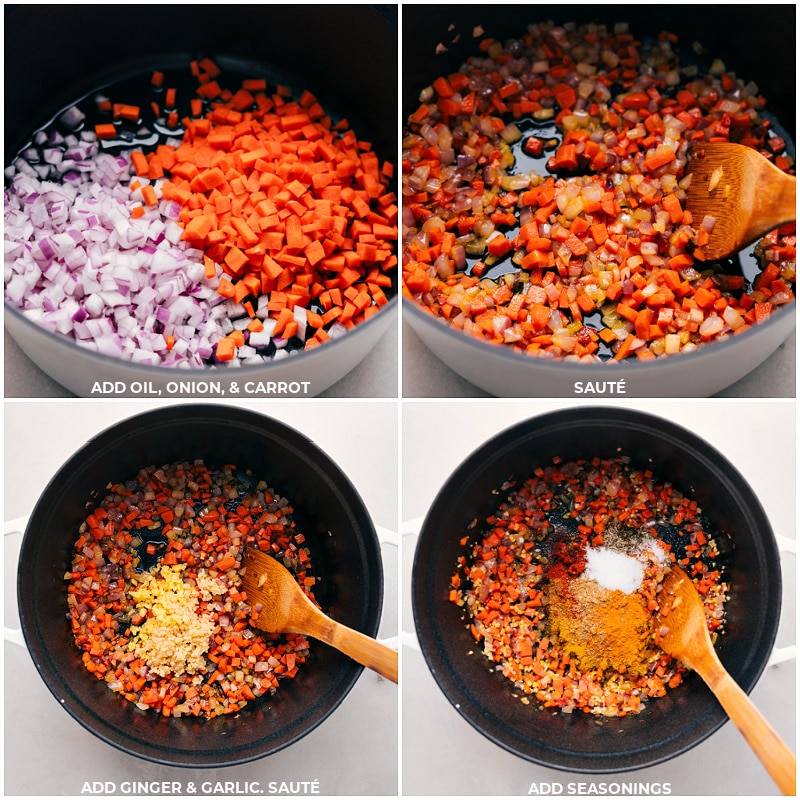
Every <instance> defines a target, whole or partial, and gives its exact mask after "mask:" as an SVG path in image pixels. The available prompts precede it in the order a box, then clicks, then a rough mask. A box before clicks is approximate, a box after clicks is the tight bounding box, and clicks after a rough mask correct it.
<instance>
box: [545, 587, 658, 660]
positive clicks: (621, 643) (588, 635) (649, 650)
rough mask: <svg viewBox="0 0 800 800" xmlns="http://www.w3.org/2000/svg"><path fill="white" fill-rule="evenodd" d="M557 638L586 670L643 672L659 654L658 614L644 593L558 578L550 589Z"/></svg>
mask: <svg viewBox="0 0 800 800" xmlns="http://www.w3.org/2000/svg"><path fill="white" fill-rule="evenodd" d="M548 608H549V628H550V635H551V637H552V638H553V639H555V640H556V641H558V642H560V643H561V645H562V647H563V649H564V650H565V652H566V653H567V654H569V655H571V656H572V657H574V658H575V659H576V660H577V662H578V666H579V667H580V669H581V670H582V671H588V670H595V669H599V670H601V671H606V670H613V671H614V672H619V673H621V674H623V675H626V674H627V675H630V676H639V675H644V674H645V673H646V672H647V665H648V663H649V662H650V661H651V660H652V658H653V657H654V656H655V655H656V650H655V647H654V645H653V620H652V614H650V613H649V612H648V611H647V604H646V601H645V599H644V597H643V596H642V595H641V594H639V593H638V592H634V593H632V594H625V593H624V592H622V591H620V590H619V589H613V590H612V589H606V588H605V587H603V586H600V584H598V583H597V582H596V581H594V580H591V579H589V578H577V579H574V580H571V581H569V582H566V581H554V582H552V583H551V585H550V589H549V591H548Z"/></svg>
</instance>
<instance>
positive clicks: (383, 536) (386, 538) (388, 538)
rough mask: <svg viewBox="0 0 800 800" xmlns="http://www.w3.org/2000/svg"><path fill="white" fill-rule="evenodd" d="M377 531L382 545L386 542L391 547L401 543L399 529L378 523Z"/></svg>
mask: <svg viewBox="0 0 800 800" xmlns="http://www.w3.org/2000/svg"><path fill="white" fill-rule="evenodd" d="M375 533H376V534H377V535H378V542H379V543H380V544H382V545H384V544H385V545H390V546H391V547H397V546H398V545H399V544H400V541H399V537H398V535H397V531H393V530H390V529H389V528H384V527H382V526H381V525H376V526H375Z"/></svg>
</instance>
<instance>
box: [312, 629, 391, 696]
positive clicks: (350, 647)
mask: <svg viewBox="0 0 800 800" xmlns="http://www.w3.org/2000/svg"><path fill="white" fill-rule="evenodd" d="M331 633H332V635H331V637H330V640H329V641H328V642H327V643H328V644H330V645H331V646H333V647H335V648H336V649H337V650H341V651H342V652H343V653H344V654H345V655H348V656H350V658H352V659H353V660H354V661H357V662H358V663H359V664H363V665H364V666H365V667H369V668H370V669H374V670H375V672H377V673H378V674H379V675H383V677H384V678H387V679H388V680H390V681H393V682H394V683H397V651H395V650H392V648H391V647H387V646H386V645H385V644H381V643H380V642H376V641H375V639H372V638H370V637H369V636H365V635H364V634H363V633H359V631H354V630H353V629H352V628H348V627H347V626H346V625H341V624H339V623H335V625H334V627H333V629H332V632H331Z"/></svg>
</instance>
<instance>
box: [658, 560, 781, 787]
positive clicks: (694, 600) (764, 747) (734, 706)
mask: <svg viewBox="0 0 800 800" xmlns="http://www.w3.org/2000/svg"><path fill="white" fill-rule="evenodd" d="M658 604H659V613H658V620H657V622H656V642H657V643H658V644H659V645H660V646H661V648H662V649H663V650H664V651H665V652H666V653H669V655H671V656H672V657H673V658H676V659H678V660H679V661H682V662H683V663H684V664H686V666H687V667H689V668H691V669H693V670H694V671H695V672H696V673H697V674H698V675H699V676H700V677H701V678H702V679H703V680H704V681H705V682H706V684H708V687H709V688H710V689H711V691H712V692H714V694H715V695H716V698H717V700H719V702H720V704H721V705H722V707H723V708H724V709H725V711H726V712H727V714H728V716H729V717H730V718H731V720H733V723H734V725H736V727H737V728H738V729H739V730H740V731H741V732H742V734H743V735H744V738H745V739H746V740H747V743H748V744H749V745H750V747H751V748H752V749H753V752H755V754H756V755H757V756H758V757H759V758H760V759H761V763H762V764H764V766H765V767H766V768H767V772H769V774H770V775H771V776H772V778H773V780H774V781H775V783H777V784H778V787H779V788H780V790H781V791H782V792H783V794H785V795H793V794H795V780H796V762H795V757H794V755H793V754H792V752H791V750H789V748H788V747H787V746H786V745H785V744H784V743H783V741H782V740H781V739H780V737H779V736H778V734H777V733H775V731H774V730H773V729H772V727H771V725H770V724H769V723H768V722H767V721H766V720H765V719H764V717H763V716H762V715H761V712H759V710H758V709H757V708H756V707H755V705H753V702H752V700H750V698H749V697H748V696H747V695H746V694H745V693H744V691H742V689H741V688H740V687H739V686H738V685H737V684H736V682H735V681H734V680H733V678H732V677H731V676H730V675H729V674H728V672H727V671H726V670H725V667H723V666H722V663H721V662H720V660H719V658H718V657H717V654H716V652H715V651H714V645H713V644H712V643H711V637H710V635H709V633H708V627H707V625H706V618H705V612H704V611H703V601H702V600H701V599H700V595H699V594H698V592H697V589H695V587H694V584H693V583H692V581H691V580H690V578H689V576H688V575H687V574H686V573H685V572H684V571H683V570H682V569H681V568H680V567H677V566H674V567H672V569H671V570H670V572H669V573H668V574H667V576H666V577H665V578H664V583H663V585H662V588H661V590H660V591H659V593H658Z"/></svg>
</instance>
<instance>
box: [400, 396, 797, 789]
mask: <svg viewBox="0 0 800 800" xmlns="http://www.w3.org/2000/svg"><path fill="white" fill-rule="evenodd" d="M605 404H607V405H623V404H622V403H605ZM567 405H568V406H571V407H574V406H576V405H579V404H576V403H574V402H573V403H560V404H558V403H548V402H533V401H519V402H503V401H490V402H486V401H472V402H466V401H465V402H460V403H453V402H452V401H447V402H435V401H416V402H408V403H406V404H405V407H404V410H403V453H404V456H403V472H402V481H403V499H402V515H403V519H404V520H405V523H404V526H403V527H404V529H412V530H418V529H419V525H421V522H422V520H421V518H422V517H424V515H425V513H426V512H427V509H428V508H429V506H430V505H431V503H432V502H433V500H434V497H435V495H436V493H437V492H438V491H439V489H440V488H441V486H442V485H443V484H444V483H445V481H446V480H447V479H448V478H449V476H450V474H451V473H452V472H453V471H454V470H455V469H456V467H457V466H458V465H459V464H460V463H461V462H462V461H463V460H464V459H466V458H467V457H468V456H469V455H470V454H471V453H472V452H473V451H474V450H475V449H476V448H477V447H478V446H479V445H481V444H483V443H484V442H485V441H486V440H488V439H490V438H491V437H492V436H493V435H495V434H496V433H498V432H499V431H500V430H502V429H505V428H507V427H509V426H511V425H512V424H514V423H515V422H518V421H520V420H522V419H525V418H528V417H530V416H534V415H536V414H540V413H544V412H546V411H551V410H555V409H557V408H564V407H565V406H567ZM624 406H625V408H635V409H640V410H642V411H645V412H650V413H653V414H657V415H661V416H664V417H666V418H668V419H670V420H671V421H673V422H675V423H677V424H679V425H682V426H684V427H687V428H690V429H691V430H693V431H694V432H695V433H697V434H699V435H700V436H702V437H703V438H705V439H706V440H707V441H708V442H710V443H711V444H712V445H713V446H715V447H716V448H717V449H719V450H720V451H721V452H722V453H723V455H725V456H726V457H727V458H728V459H729V460H730V461H731V462H732V463H733V464H734V466H736V467H737V469H738V470H739V471H740V472H741V473H742V475H743V476H744V477H745V478H746V479H747V481H748V482H749V483H750V485H751V487H752V488H753V490H754V491H755V493H756V495H757V496H758V497H759V498H760V500H761V502H762V504H763V506H764V509H765V511H766V513H767V516H768V518H769V519H770V522H771V525H772V527H773V529H774V531H775V532H776V534H781V535H783V536H785V537H788V538H789V539H791V540H794V538H795V497H796V494H795V490H796V484H795V444H794V443H795V404H794V402H785V401H771V402H770V401H768V402H744V401H718V402H717V401H715V402H712V403H709V402H707V401H706V402H697V401H672V402H669V403H665V402H656V401H653V402H647V401H638V402H634V401H626V402H625V403H624ZM422 442H424V443H425V444H424V446H416V445H417V443H422ZM778 443H780V444H778ZM415 544H416V538H415V535H414V534H413V533H409V534H407V535H405V536H404V537H403V546H402V571H403V584H402V585H403V588H404V594H403V605H402V628H403V637H404V643H405V646H404V647H403V652H402V664H403V693H402V703H403V710H402V720H403V767H402V778H403V794H404V795H406V796H412V795H429V796H430V795H433V796H436V795H443V796H444V795H450V796H452V795H460V796H473V795H494V796H519V795H527V794H528V793H529V791H530V789H531V786H532V784H534V783H536V784H539V785H541V784H542V783H543V782H559V783H561V784H562V785H563V787H564V788H563V791H562V792H561V793H562V794H568V793H569V791H568V786H569V784H570V783H574V784H577V783H580V782H583V783H584V784H587V785H589V788H587V790H586V791H587V792H589V793H592V791H593V793H594V794H595V795H598V794H599V795H602V794H603V793H604V792H602V791H601V790H600V784H601V783H603V782H605V783H606V784H608V783H611V782H621V781H639V782H647V783H650V784H659V785H662V786H663V785H664V784H669V787H670V788H669V791H667V790H664V791H662V793H664V794H667V793H670V794H672V795H674V796H693V795H694V796H697V795H700V796H707V795H727V796H730V795H755V796H763V795H773V794H780V793H779V792H778V790H777V788H776V786H775V785H774V784H773V782H772V780H771V778H770V777H769V776H768V775H767V773H766V772H765V771H764V768H763V767H762V766H761V763H760V762H759V761H758V760H757V758H756V756H755V755H754V754H753V753H752V752H751V750H750V749H749V747H748V745H747V744H746V743H745V741H744V739H743V737H742V736H741V734H740V733H739V732H738V730H737V729H736V728H735V727H734V726H733V724H732V723H730V722H727V723H726V724H725V725H724V726H723V727H722V728H721V729H720V730H718V731H717V732H716V733H715V734H713V735H712V736H711V737H710V738H708V739H706V740H705V741H704V742H703V743H701V744H700V745H698V746H697V747H695V748H694V749H692V750H690V751H689V752H687V753H685V754H683V755H681V756H679V757H677V758H675V759H673V760H671V761H669V762H666V763H664V764H661V765H659V766H655V767H652V768H648V769H644V770H638V771H634V772H628V773H620V774H613V775H601V776H590V775H578V774H571V773H566V772H561V771H558V770H553V769H546V768H543V767H539V766H537V765H535V764H532V763H529V762H528V761H526V760H524V759H522V758H518V757H517V756H514V755H512V754H510V753H508V752H506V751H505V750H503V749H501V748H500V747H498V746H497V745H495V744H493V743H492V742H491V741H489V740H488V739H486V738H484V737H483V736H482V735H481V734H480V733H478V732H477V731H476V730H475V729H474V728H473V727H472V726H471V725H470V724H469V723H468V722H467V721H466V720H465V719H464V718H463V717H461V715H460V714H459V713H458V712H457V711H456V710H455V708H453V706H451V704H450V703H449V701H448V700H447V698H446V697H445V695H444V694H443V693H442V691H441V690H440V689H439V687H438V685H437V683H436V682H435V680H434V678H433V677H432V676H431V673H430V672H429V671H428V669H427V666H426V664H425V661H424V658H423V656H422V654H421V653H420V652H419V650H418V648H417V647H416V646H414V642H415V641H416V640H415V637H414V634H413V631H414V621H413V614H412V607H411V600H410V586H411V583H410V580H411V569H412V565H413V558H414V546H415ZM783 570H784V575H783V580H784V591H783V610H782V615H781V623H780V630H779V634H778V645H780V646H788V645H793V644H794V637H795V630H796V628H795V607H796V601H795V589H796V572H795V561H794V556H787V555H784V556H783ZM751 697H752V699H753V700H754V701H755V703H756V705H757V706H758V708H759V709H760V710H761V712H762V713H763V714H764V715H765V716H766V718H767V719H768V721H769V722H770V723H771V724H772V725H773V727H774V728H775V729H776V730H777V732H778V733H779V735H780V736H781V737H782V738H783V739H784V741H785V742H786V743H787V745H788V746H789V747H790V748H791V749H792V750H794V747H795V663H794V661H793V660H791V661H788V662H786V663H783V664H781V665H780V666H771V667H767V669H766V670H765V672H764V674H763V675H762V677H761V679H760V681H759V682H758V684H757V685H756V687H755V689H754V691H753V692H752V694H751ZM591 785H593V787H594V788H593V789H592V787H591ZM655 793H656V792H654V793H653V794H655Z"/></svg>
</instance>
